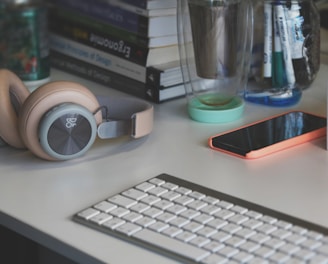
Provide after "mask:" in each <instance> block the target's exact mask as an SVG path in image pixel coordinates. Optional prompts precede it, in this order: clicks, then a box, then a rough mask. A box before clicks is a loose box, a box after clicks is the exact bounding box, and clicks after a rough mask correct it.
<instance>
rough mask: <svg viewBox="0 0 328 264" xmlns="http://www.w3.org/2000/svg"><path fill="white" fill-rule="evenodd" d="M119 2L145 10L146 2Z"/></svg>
mask: <svg viewBox="0 0 328 264" xmlns="http://www.w3.org/2000/svg"><path fill="white" fill-rule="evenodd" d="M121 1H122V2H124V3H126V4H129V5H134V6H136V7H139V8H142V9H147V2H148V0H121Z"/></svg>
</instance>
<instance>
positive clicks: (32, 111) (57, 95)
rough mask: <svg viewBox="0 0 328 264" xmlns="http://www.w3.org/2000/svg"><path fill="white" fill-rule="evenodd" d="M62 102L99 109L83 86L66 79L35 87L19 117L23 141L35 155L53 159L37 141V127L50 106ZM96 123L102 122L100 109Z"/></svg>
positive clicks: (93, 98)
mask: <svg viewBox="0 0 328 264" xmlns="http://www.w3.org/2000/svg"><path fill="white" fill-rule="evenodd" d="M63 103H75V104H78V105H81V106H83V107H85V108H86V109H88V110H89V111H90V112H92V113H94V112H95V111H97V110H98V109H99V103H98V101H97V99H96V97H95V96H94V95H93V94H92V93H91V91H89V90H88V89H87V88H85V87H84V86H82V85H80V84H78V83H74V82H66V81H57V82H52V83H48V84H46V85H44V86H42V87H40V88H38V89H36V90H35V91H34V92H33V93H31V95H30V96H29V97H28V98H27V99H26V101H25V103H24V104H23V107H22V112H21V116H20V118H19V130H20V132H21V137H22V139H23V142H24V143H25V145H26V146H27V147H28V149H29V150H31V151H32V152H33V153H34V154H35V155H37V156H39V157H41V158H44V159H48V160H54V158H52V157H50V156H49V155H48V154H47V153H45V151H44V150H43V149H42V146H41V145H40V143H39V136H38V133H39V131H38V128H39V123H40V122H41V119H42V117H43V116H44V115H45V114H46V113H47V112H48V111H49V110H50V109H52V108H54V107H56V106H57V105H60V104H63ZM95 118H96V123H97V125H98V124H100V123H101V122H102V115H101V111H99V112H97V114H95Z"/></svg>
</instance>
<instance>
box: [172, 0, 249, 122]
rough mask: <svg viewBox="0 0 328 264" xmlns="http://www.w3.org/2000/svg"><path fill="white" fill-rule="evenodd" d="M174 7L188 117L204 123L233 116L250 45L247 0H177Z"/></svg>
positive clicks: (238, 109)
mask: <svg viewBox="0 0 328 264" xmlns="http://www.w3.org/2000/svg"><path fill="white" fill-rule="evenodd" d="M177 9H178V11H177V17H178V39H179V47H180V61H181V68H182V74H183V78H184V83H185V88H186V94H187V99H188V112H189V115H190V117H191V118H192V119H194V120H196V121H200V122H208V123H219V122H228V121H232V120H234V119H237V118H239V117H240V116H241V114H242V112H243V109H244V101H243V99H242V96H240V94H241V93H240V91H243V89H244V88H245V85H246V82H247V74H248V73H247V70H248V69H249V67H247V62H248V61H249V58H250V56H251V47H252V46H251V40H252V28H253V27H252V6H251V2H250V0H178V8H177Z"/></svg>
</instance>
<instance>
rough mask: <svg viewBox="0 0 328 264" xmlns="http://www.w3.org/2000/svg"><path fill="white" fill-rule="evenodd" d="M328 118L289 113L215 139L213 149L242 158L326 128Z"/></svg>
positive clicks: (213, 139) (302, 113)
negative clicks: (253, 152)
mask: <svg viewBox="0 0 328 264" xmlns="http://www.w3.org/2000/svg"><path fill="white" fill-rule="evenodd" d="M326 124H327V122H326V118H324V117H319V116H315V115H312V114H308V113H304V112H298V111H297V112H289V113H286V114H283V115H281V116H277V117H274V118H272V119H268V120H265V121H262V122H259V123H256V124H253V125H250V126H247V127H244V128H241V129H237V130H235V131H232V132H229V133H226V134H222V135H218V136H215V137H213V138H212V139H211V140H212V142H211V143H212V145H213V147H216V148H219V149H223V150H227V151H229V152H233V153H236V154H239V155H242V156H246V154H247V153H249V152H251V151H254V150H259V149H261V148H264V147H267V146H269V145H272V144H275V143H278V142H281V141H284V140H287V139H290V138H293V137H296V136H300V135H303V134H305V133H309V132H311V131H314V130H317V129H320V128H323V127H325V126H326Z"/></svg>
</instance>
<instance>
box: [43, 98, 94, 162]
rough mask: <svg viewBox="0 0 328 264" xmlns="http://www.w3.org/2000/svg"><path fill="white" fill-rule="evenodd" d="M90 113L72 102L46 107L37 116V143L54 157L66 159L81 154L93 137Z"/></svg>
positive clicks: (92, 140)
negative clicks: (43, 113) (41, 113)
mask: <svg viewBox="0 0 328 264" xmlns="http://www.w3.org/2000/svg"><path fill="white" fill-rule="evenodd" d="M96 134H97V125H96V120H95V118H94V116H93V114H92V113H91V112H90V111H89V110H87V109H86V108H84V107H82V106H79V105H75V104H62V105H60V106H57V107H55V108H53V109H52V110H50V111H49V112H48V113H47V114H46V115H45V116H44V117H43V118H42V120H41V123H40V127H39V137H40V144H41V146H42V148H43V149H44V151H45V152H46V153H47V154H49V155H50V156H52V157H54V158H55V159H59V160H67V159H72V158H76V157H79V156H81V155H83V154H84V153H85V152H86V151H87V150H88V149H89V148H90V147H91V145H92V143H93V142H94V140H95V138H96Z"/></svg>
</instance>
